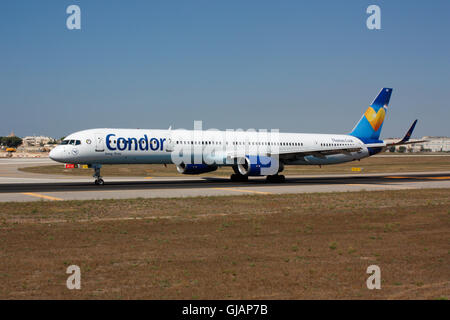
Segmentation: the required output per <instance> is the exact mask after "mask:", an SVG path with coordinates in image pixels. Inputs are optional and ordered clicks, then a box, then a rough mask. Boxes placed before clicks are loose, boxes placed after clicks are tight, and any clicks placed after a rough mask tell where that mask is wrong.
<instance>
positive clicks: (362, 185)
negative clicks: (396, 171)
mask: <svg viewBox="0 0 450 320" xmlns="http://www.w3.org/2000/svg"><path fill="white" fill-rule="evenodd" d="M347 185H348V186H361V187H378V188H394V189H411V188H408V187H401V186H394V185H392V184H389V185H378V184H362V183H347Z"/></svg>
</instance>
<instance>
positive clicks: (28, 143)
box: [22, 136, 55, 147]
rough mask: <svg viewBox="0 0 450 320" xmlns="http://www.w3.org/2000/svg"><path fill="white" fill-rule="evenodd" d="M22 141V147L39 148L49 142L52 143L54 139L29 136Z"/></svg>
mask: <svg viewBox="0 0 450 320" xmlns="http://www.w3.org/2000/svg"><path fill="white" fill-rule="evenodd" d="M22 140H23V146H24V147H39V146H44V145H46V144H49V143H50V142H52V141H54V140H55V139H53V138H50V137H44V136H38V137H35V136H29V137H25V138H23V139H22Z"/></svg>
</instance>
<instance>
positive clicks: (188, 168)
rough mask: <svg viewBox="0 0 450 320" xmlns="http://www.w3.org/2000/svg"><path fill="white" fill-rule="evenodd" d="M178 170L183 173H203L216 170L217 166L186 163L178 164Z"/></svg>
mask: <svg viewBox="0 0 450 320" xmlns="http://www.w3.org/2000/svg"><path fill="white" fill-rule="evenodd" d="M177 170H178V172H179V173H182V174H201V173H206V172H211V171H216V170H217V166H214V165H213V166H211V165H208V164H184V163H181V164H179V165H177Z"/></svg>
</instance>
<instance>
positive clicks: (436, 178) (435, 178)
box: [386, 176, 450, 180]
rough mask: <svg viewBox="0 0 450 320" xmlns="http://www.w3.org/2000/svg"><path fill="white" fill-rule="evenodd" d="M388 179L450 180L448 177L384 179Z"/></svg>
mask: <svg viewBox="0 0 450 320" xmlns="http://www.w3.org/2000/svg"><path fill="white" fill-rule="evenodd" d="M386 178H388V179H417V180H422V179H428V180H448V179H450V177H402V176H389V177H386Z"/></svg>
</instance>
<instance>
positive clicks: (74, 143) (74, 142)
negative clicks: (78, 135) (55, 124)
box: [61, 140, 81, 146]
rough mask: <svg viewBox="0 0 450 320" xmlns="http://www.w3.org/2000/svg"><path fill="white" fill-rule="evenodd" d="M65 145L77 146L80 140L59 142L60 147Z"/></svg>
mask: <svg viewBox="0 0 450 320" xmlns="http://www.w3.org/2000/svg"><path fill="white" fill-rule="evenodd" d="M66 144H70V145H75V146H79V145H80V144H81V140H63V141H61V145H66Z"/></svg>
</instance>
